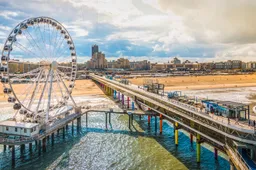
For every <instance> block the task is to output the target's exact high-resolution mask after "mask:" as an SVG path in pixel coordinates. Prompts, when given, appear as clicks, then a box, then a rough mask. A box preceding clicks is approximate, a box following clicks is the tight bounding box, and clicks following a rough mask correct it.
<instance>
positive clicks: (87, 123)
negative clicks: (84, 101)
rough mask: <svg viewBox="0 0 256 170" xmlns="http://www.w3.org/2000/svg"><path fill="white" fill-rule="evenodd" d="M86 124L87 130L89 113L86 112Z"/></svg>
mask: <svg viewBox="0 0 256 170" xmlns="http://www.w3.org/2000/svg"><path fill="white" fill-rule="evenodd" d="M85 119H86V120H85V121H86V122H85V124H86V128H87V127H88V113H87V112H86V114H85Z"/></svg>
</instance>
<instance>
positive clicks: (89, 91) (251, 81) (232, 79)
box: [0, 74, 256, 101]
mask: <svg viewBox="0 0 256 170" xmlns="http://www.w3.org/2000/svg"><path fill="white" fill-rule="evenodd" d="M144 79H145V78H134V79H130V82H131V83H133V84H137V85H142V84H143V80H144ZM151 79H156V78H151ZM157 79H158V82H159V83H163V84H165V91H171V90H205V89H221V88H236V87H254V86H256V74H253V75H226V76H180V77H164V78H157ZM13 87H14V90H15V93H22V92H23V91H24V89H26V87H27V84H15V85H14V86H13ZM72 95H73V96H86V95H104V93H103V92H102V90H101V89H100V88H99V87H98V86H97V85H96V84H95V83H94V82H93V81H92V80H77V81H76V82H75V87H74V89H73V92H72ZM7 99H8V96H7V95H5V94H4V93H3V86H0V101H7Z"/></svg>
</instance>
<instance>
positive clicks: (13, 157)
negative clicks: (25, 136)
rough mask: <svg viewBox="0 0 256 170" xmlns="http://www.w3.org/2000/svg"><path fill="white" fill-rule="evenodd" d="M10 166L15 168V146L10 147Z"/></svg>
mask: <svg viewBox="0 0 256 170" xmlns="http://www.w3.org/2000/svg"><path fill="white" fill-rule="evenodd" d="M12 166H13V167H15V145H13V146H12Z"/></svg>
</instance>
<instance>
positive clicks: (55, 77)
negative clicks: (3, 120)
mask: <svg viewBox="0 0 256 170" xmlns="http://www.w3.org/2000/svg"><path fill="white" fill-rule="evenodd" d="M76 71H77V58H76V50H75V45H74V43H73V40H72V38H71V36H70V34H69V33H68V31H67V30H66V29H65V27H64V26H63V25H62V24H61V23H59V22H58V21H56V20H54V19H52V18H49V17H36V18H29V19H26V20H24V21H22V22H21V23H19V24H18V25H17V26H16V27H15V28H14V29H13V30H12V31H11V33H10V34H9V36H8V37H7V39H6V41H5V44H4V47H3V50H2V56H1V66H0V72H1V82H2V83H3V86H4V90H3V92H4V94H6V95H8V96H9V97H8V102H10V103H14V105H13V108H14V109H15V110H17V112H16V114H15V116H14V117H15V118H16V117H17V116H19V117H21V118H22V119H23V120H25V119H28V120H29V121H30V122H31V121H32V122H33V121H36V122H38V121H42V119H43V121H44V122H46V123H47V122H48V121H50V119H51V117H54V116H56V115H55V114H54V113H57V112H58V110H60V109H63V106H65V105H68V104H69V105H72V106H73V107H76V103H75V101H74V100H73V98H72V96H71V93H72V89H73V88H74V85H75V78H76ZM69 100H70V101H69ZM51 114H52V115H51ZM38 119H40V120H38Z"/></svg>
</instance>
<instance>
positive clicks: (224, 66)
mask: <svg viewBox="0 0 256 170" xmlns="http://www.w3.org/2000/svg"><path fill="white" fill-rule="evenodd" d="M215 69H216V70H232V69H234V70H235V69H242V61H240V60H228V61H225V62H217V63H215Z"/></svg>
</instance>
